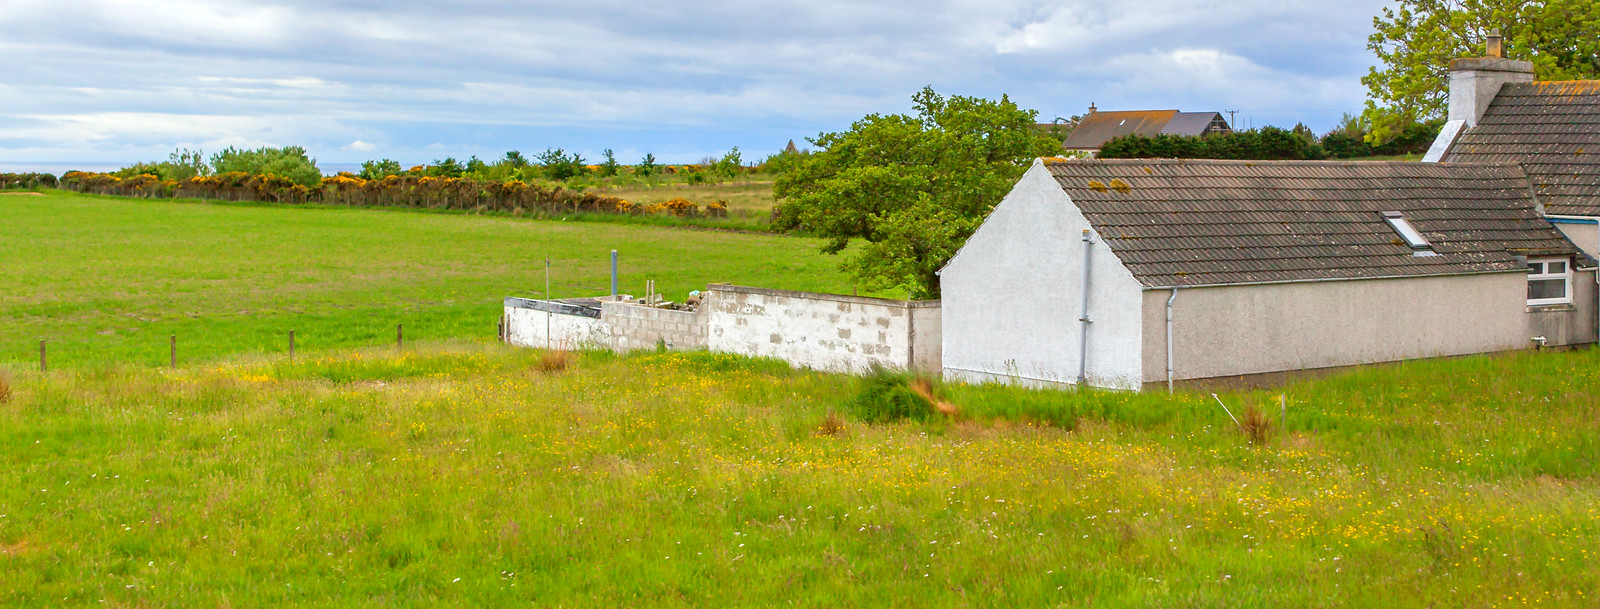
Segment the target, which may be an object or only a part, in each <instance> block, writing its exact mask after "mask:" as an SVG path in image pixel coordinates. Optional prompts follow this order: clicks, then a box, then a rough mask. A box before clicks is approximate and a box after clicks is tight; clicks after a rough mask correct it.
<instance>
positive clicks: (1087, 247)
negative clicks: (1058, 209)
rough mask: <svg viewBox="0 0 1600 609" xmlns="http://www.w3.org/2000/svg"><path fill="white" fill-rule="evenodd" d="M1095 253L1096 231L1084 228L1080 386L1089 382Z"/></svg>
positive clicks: (1079, 350)
mask: <svg viewBox="0 0 1600 609" xmlns="http://www.w3.org/2000/svg"><path fill="white" fill-rule="evenodd" d="M1093 253H1094V233H1093V232H1090V230H1089V229H1087V228H1086V229H1083V315H1080V316H1079V317H1078V321H1079V322H1081V328H1082V330H1081V331H1080V332H1079V333H1078V386H1080V387H1082V386H1084V385H1085V384H1087V383H1088V382H1089V323H1090V321H1089V269H1090V268H1091V267H1090V266H1089V264H1090V259H1089V258H1090V255H1091V254H1093Z"/></svg>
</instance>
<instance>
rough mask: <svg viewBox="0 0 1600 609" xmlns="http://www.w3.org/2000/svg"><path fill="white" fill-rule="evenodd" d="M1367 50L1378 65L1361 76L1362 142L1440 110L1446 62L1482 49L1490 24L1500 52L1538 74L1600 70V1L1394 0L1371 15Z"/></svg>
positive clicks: (1582, 74) (1572, 75) (1550, 76)
mask: <svg viewBox="0 0 1600 609" xmlns="http://www.w3.org/2000/svg"><path fill="white" fill-rule="evenodd" d="M1372 23H1373V26H1374V29H1375V31H1374V32H1373V33H1372V35H1371V36H1369V37H1368V38H1367V48H1368V49H1371V50H1372V52H1373V53H1374V54H1376V55H1377V57H1378V62H1379V64H1380V65H1378V66H1375V67H1373V68H1371V69H1370V70H1368V72H1367V75H1366V76H1365V77H1363V78H1362V79H1361V82H1362V84H1364V85H1366V86H1367V92H1368V93H1367V106H1366V110H1365V111H1364V112H1363V114H1364V116H1365V117H1366V119H1367V120H1368V121H1370V122H1371V130H1370V131H1369V132H1368V133H1367V136H1366V138H1367V141H1368V142H1370V143H1373V144H1381V143H1383V142H1386V141H1388V140H1389V139H1391V138H1394V137H1397V136H1399V135H1400V134H1401V132H1402V131H1403V129H1404V128H1405V126H1406V125H1409V124H1415V123H1421V122H1425V121H1428V120H1430V119H1437V118H1441V117H1443V116H1444V115H1445V109H1446V104H1447V102H1448V99H1447V98H1448V93H1449V85H1448V83H1447V77H1448V70H1449V64H1450V60H1452V59H1457V58H1461V57H1477V56H1481V55H1483V54H1484V52H1485V40H1486V39H1487V36H1488V34H1489V32H1490V31H1491V30H1496V29H1498V30H1499V31H1500V32H1501V33H1502V35H1504V37H1505V49H1506V56H1507V57H1508V58H1511V59H1520V60H1526V61H1531V62H1533V64H1534V70H1535V73H1536V74H1537V76H1538V78H1539V79H1541V80H1571V79H1587V78H1595V77H1597V76H1600V2H1595V1H1594V0H1399V6H1398V7H1396V8H1385V9H1383V14H1382V15H1379V16H1378V17H1375V18H1373V20H1372Z"/></svg>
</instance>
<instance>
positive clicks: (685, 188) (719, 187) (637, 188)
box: [594, 179, 774, 227]
mask: <svg viewBox="0 0 1600 609" xmlns="http://www.w3.org/2000/svg"><path fill="white" fill-rule="evenodd" d="M594 191H595V192H599V193H601V194H606V195H610V196H613V197H621V198H623V199H626V200H628V201H632V202H634V203H638V204H640V205H649V204H651V203H661V202H663V201H667V200H669V199H674V198H679V197H681V198H684V199H688V200H690V201H694V202H695V203H697V204H699V205H701V206H704V205H706V204H707V203H711V202H714V201H719V200H720V201H724V202H726V203H727V205H728V219H729V220H730V221H734V222H739V223H741V224H742V225H749V226H752V227H762V226H766V225H767V224H768V223H769V222H770V221H771V219H772V206H773V203H774V201H773V200H772V180H771V179H765V180H752V181H743V180H741V181H735V182H727V183H723V184H687V183H684V182H666V183H659V184H652V183H641V184H624V185H619V186H598V187H596V188H594Z"/></svg>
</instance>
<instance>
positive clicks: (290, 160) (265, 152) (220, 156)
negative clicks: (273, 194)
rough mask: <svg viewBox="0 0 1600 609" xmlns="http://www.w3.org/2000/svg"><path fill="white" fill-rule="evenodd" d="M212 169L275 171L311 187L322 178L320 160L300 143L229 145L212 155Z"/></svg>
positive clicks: (260, 172)
mask: <svg viewBox="0 0 1600 609" xmlns="http://www.w3.org/2000/svg"><path fill="white" fill-rule="evenodd" d="M211 169H212V170H213V171H215V172H217V173H219V174H222V173H232V172H236V171H237V172H243V173H247V174H250V175H275V176H278V177H280V178H283V179H286V180H289V181H290V182H293V183H295V184H299V185H301V186H305V187H307V188H309V187H312V186H316V185H317V184H318V183H320V182H322V170H320V169H317V161H316V159H313V158H311V157H308V156H306V149H305V148H301V147H299V146H285V147H283V148H272V147H262V148H257V149H255V150H245V149H242V148H234V147H232V146H229V147H228V148H227V149H226V150H223V151H222V152H218V153H216V154H214V155H211Z"/></svg>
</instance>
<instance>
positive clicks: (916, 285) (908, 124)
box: [773, 87, 1060, 298]
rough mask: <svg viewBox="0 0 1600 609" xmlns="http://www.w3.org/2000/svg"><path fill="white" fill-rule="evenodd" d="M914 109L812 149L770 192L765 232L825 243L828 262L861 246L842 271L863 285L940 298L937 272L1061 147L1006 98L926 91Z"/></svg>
mask: <svg viewBox="0 0 1600 609" xmlns="http://www.w3.org/2000/svg"><path fill="white" fill-rule="evenodd" d="M911 99H912V102H913V104H914V105H915V107H916V115H915V116H907V115H901V114H891V115H880V114H871V115H868V116H866V117H864V118H862V119H861V120H859V121H856V122H855V124H853V125H851V128H850V130H849V131H845V132H842V133H824V134H821V135H818V136H817V137H816V138H815V139H812V140H810V141H811V143H812V144H813V145H814V146H815V147H816V149H817V150H816V151H815V152H813V153H811V154H809V155H806V156H804V157H802V158H800V159H799V161H798V162H797V163H796V165H795V166H794V167H793V168H792V169H791V170H790V171H788V172H787V173H785V174H784V175H783V176H782V177H780V178H778V181H777V182H776V184H775V185H774V187H773V194H774V196H776V197H777V198H778V200H779V203H778V206H777V208H776V210H775V214H774V224H775V227H776V228H779V229H787V230H795V229H803V230H807V231H810V232H812V233H814V234H817V235H819V236H821V237H823V238H824V239H826V242H825V243H824V244H823V246H822V251H824V252H826V253H830V254H838V253H841V252H844V251H845V250H846V248H848V247H849V246H850V243H851V241H853V240H857V239H859V240H862V241H865V242H866V244H865V246H864V247H861V248H859V249H857V250H855V251H854V252H853V253H852V254H851V255H850V257H849V258H847V259H846V260H845V262H844V264H843V265H842V268H843V269H844V270H846V271H848V272H850V273H851V274H853V275H854V276H855V277H856V278H857V279H858V280H859V281H860V282H861V283H862V284H863V285H864V286H866V287H867V288H869V289H895V288H901V289H906V290H908V291H909V292H910V293H911V295H912V296H913V297H915V298H937V297H938V296H939V278H938V276H937V275H936V273H937V272H938V270H939V269H940V268H941V267H943V266H944V264H945V262H947V261H949V259H950V257H951V256H953V255H954V254H955V252H956V250H957V249H958V248H960V247H961V244H962V243H965V242H966V239H967V237H969V236H971V235H972V231H974V230H976V229H977V227H978V225H979V224H981V223H982V222H983V219H984V217H986V216H987V215H988V214H989V212H990V211H992V210H993V209H994V206H995V205H996V204H998V203H999V202H1000V199H1001V198H1002V197H1004V196H1005V194H1006V192H1008V191H1009V190H1010V189H1011V186H1012V184H1013V183H1014V182H1015V181H1016V179H1017V178H1018V177H1019V176H1021V175H1022V173H1023V172H1024V171H1026V170H1027V168H1028V165H1029V163H1030V162H1031V161H1032V159H1034V158H1035V157H1038V156H1041V155H1049V154H1053V153H1056V152H1058V151H1059V149H1060V142H1057V141H1055V140H1053V139H1051V138H1050V137H1049V136H1048V135H1045V134H1042V133H1040V132H1039V131H1038V130H1036V129H1035V128H1034V117H1035V116H1036V113H1035V112H1034V111H1032V110H1023V109H1021V108H1018V107H1017V105H1016V104H1015V103H1013V102H1012V101H1011V100H1010V99H1009V98H1007V97H1004V96H1002V97H1001V98H1000V100H999V101H990V100H986V99H981V98H973V97H963V96H951V97H948V98H947V97H944V96H941V95H939V94H938V93H935V92H934V90H933V89H932V88H931V87H927V88H924V89H923V90H922V91H920V92H918V93H917V94H916V95H913V96H912V98H911Z"/></svg>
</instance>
